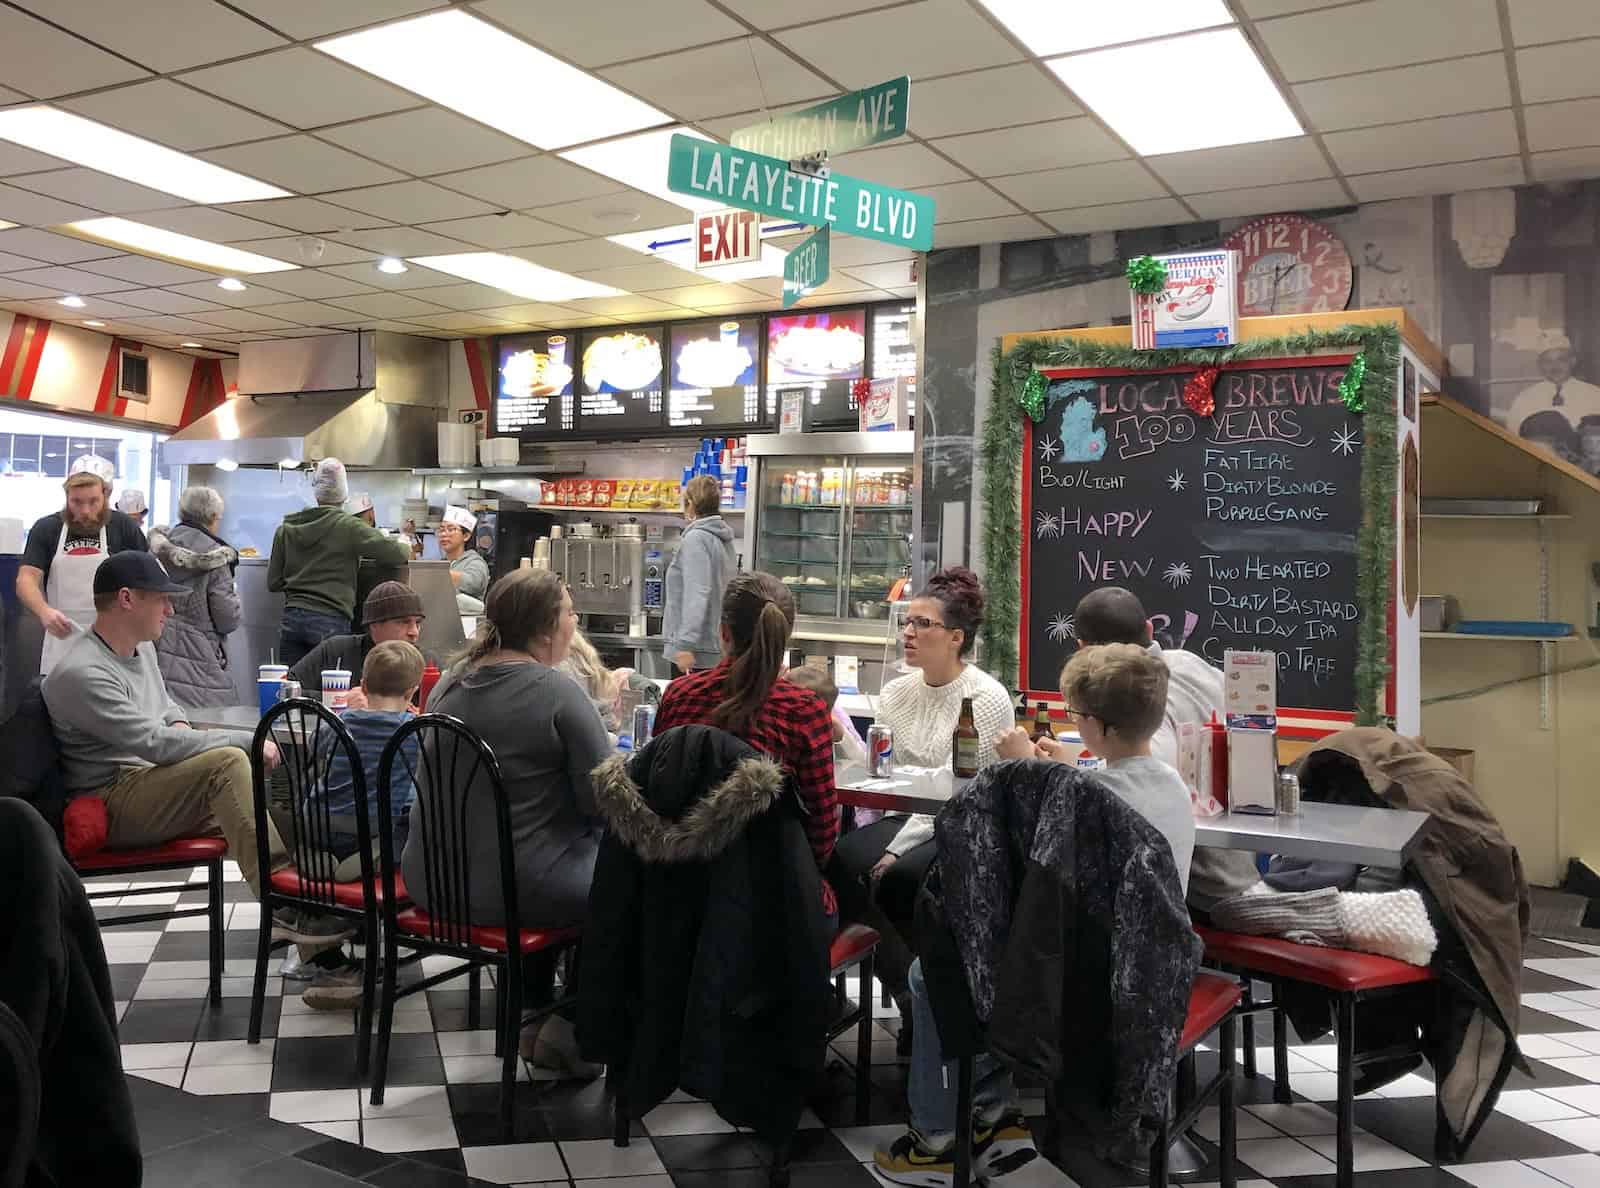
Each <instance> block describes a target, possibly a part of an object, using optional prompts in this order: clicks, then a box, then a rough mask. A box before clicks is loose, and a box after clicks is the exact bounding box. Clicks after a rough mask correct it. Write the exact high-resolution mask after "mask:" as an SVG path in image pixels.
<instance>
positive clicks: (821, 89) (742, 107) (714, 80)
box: [600, 38, 882, 120]
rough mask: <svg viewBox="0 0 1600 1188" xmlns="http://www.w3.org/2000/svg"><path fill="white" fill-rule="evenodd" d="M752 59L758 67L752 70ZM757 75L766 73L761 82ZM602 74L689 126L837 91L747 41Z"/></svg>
mask: <svg viewBox="0 0 1600 1188" xmlns="http://www.w3.org/2000/svg"><path fill="white" fill-rule="evenodd" d="M752 53H754V55H755V62H756V66H755V67H752V65H751V54H752ZM756 69H759V70H760V71H761V76H760V80H759V81H757V78H756ZM600 73H601V74H602V75H603V76H604V77H605V78H606V79H607V80H608V81H610V82H613V83H615V84H617V86H619V87H622V88H623V89H624V90H628V91H632V92H633V93H634V94H635V95H638V96H639V97H640V98H642V99H644V100H645V101H646V102H647V103H652V104H654V105H655V106H657V107H659V108H661V109H663V110H664V111H670V112H672V113H673V114H674V115H676V116H678V117H679V118H681V119H686V120H697V119H701V118H704V117H706V116H719V115H727V114H728V113H730V112H736V111H756V110H758V109H760V108H761V107H763V106H767V107H772V106H777V105H781V104H785V103H796V102H799V101H800V100H804V99H812V98H819V97H822V96H826V95H831V94H834V93H836V91H837V88H836V87H833V86H831V85H830V84H829V83H828V82H826V81H825V80H823V79H821V78H819V77H817V75H815V74H813V73H812V72H811V71H810V70H808V69H806V68H805V67H804V66H802V65H800V64H799V63H798V62H796V61H795V60H794V59H793V58H791V57H789V55H788V54H785V53H781V52H780V51H778V50H776V49H774V48H773V47H772V46H771V45H769V44H768V43H767V42H765V41H750V40H747V39H744V38H741V39H739V40H738V41H725V42H723V43H722V44H720V45H707V46H702V47H701V48H699V49H692V50H684V51H682V52H681V53H676V54H665V55H663V56H662V57H659V58H649V59H646V60H645V61H642V62H633V63H631V64H629V65H627V66H613V67H611V68H610V69H608V70H602V71H600ZM873 81H875V82H881V81H882V80H881V79H874V80H873ZM763 85H764V86H765V90H766V94H765V97H764V98H763V95H762V88H763Z"/></svg>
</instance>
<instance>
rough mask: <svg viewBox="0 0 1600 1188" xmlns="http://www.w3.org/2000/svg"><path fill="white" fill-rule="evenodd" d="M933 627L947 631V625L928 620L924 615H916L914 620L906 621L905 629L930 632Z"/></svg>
mask: <svg viewBox="0 0 1600 1188" xmlns="http://www.w3.org/2000/svg"><path fill="white" fill-rule="evenodd" d="M935 627H943V628H945V629H946V630H948V629H949V625H948V624H946V623H940V622H938V621H936V620H934V619H930V618H928V617H927V616H925V615H918V616H917V617H916V618H914V619H907V620H906V628H905V629H906V630H907V631H931V630H932V629H933V628H935Z"/></svg>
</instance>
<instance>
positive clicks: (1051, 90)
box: [909, 62, 1083, 137]
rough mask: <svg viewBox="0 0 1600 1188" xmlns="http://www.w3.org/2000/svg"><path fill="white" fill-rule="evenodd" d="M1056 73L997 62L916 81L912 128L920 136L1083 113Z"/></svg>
mask: <svg viewBox="0 0 1600 1188" xmlns="http://www.w3.org/2000/svg"><path fill="white" fill-rule="evenodd" d="M1082 114H1083V108H1081V107H1079V106H1078V105H1077V104H1076V103H1074V102H1073V101H1072V99H1071V97H1070V96H1068V94H1067V93H1066V91H1064V90H1063V89H1062V87H1061V84H1060V82H1058V81H1057V80H1056V78H1055V77H1054V76H1053V75H1050V74H1047V73H1046V72H1045V71H1044V70H1042V69H1041V68H1040V67H1038V66H1035V65H1034V64H1033V63H1031V62H1019V63H1017V64H1016V65H1014V66H997V67H995V68H993V69H991V70H977V71H974V72H972V73H971V74H958V75H954V76H953V77H950V78H936V79H933V80H932V81H929V82H923V81H921V80H920V79H919V80H917V81H916V83H915V84H914V86H913V93H912V99H911V119H910V124H909V127H910V130H911V131H912V132H913V133H915V134H916V135H918V136H923V137H929V136H955V135H959V134H961V133H963V132H982V131H984V130H986V129H989V128H1005V127H1009V126H1010V125H1012V124H1014V123H1016V122H1017V121H1018V120H1019V119H1027V120H1054V119H1065V118H1066V117H1068V116H1075V115H1082Z"/></svg>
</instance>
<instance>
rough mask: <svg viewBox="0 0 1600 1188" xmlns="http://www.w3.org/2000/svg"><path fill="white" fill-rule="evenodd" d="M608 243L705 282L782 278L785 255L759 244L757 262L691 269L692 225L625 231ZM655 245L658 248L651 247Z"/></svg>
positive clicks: (764, 244) (611, 236) (768, 245)
mask: <svg viewBox="0 0 1600 1188" xmlns="http://www.w3.org/2000/svg"><path fill="white" fill-rule="evenodd" d="M607 238H608V239H610V240H611V242H612V243H615V244H618V245H619V246H621V247H625V248H630V249H632V250H633V251H636V252H641V253H643V254H644V255H646V256H649V257H650V258H651V259H652V260H660V261H661V262H662V263H663V264H671V265H672V266H673V267H674V268H681V269H683V270H684V271H685V272H692V273H694V274H695V275H696V276H700V277H704V278H705V279H706V280H713V281H718V282H720V283H722V284H730V285H731V284H735V283H737V282H739V281H742V280H754V279H755V278H757V277H763V276H782V275H783V261H784V258H785V257H787V256H788V254H789V253H788V252H787V251H785V250H784V249H783V248H781V247H778V246H777V245H776V244H772V243H763V244H762V245H761V259H759V260H752V261H750V262H749V263H745V264H718V265H717V266H716V267H714V268H696V267H695V266H694V224H693V223H681V224H679V225H678V226H676V227H657V228H656V229H655V230H654V231H629V232H628V233H627V234H626V235H610V236H607ZM652 244H655V245H658V246H655V247H652V246H651V245H652Z"/></svg>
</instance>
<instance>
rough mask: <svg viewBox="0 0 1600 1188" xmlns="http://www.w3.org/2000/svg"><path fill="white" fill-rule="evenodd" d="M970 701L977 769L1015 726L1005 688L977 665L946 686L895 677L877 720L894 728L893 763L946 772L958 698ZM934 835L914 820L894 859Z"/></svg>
mask: <svg viewBox="0 0 1600 1188" xmlns="http://www.w3.org/2000/svg"><path fill="white" fill-rule="evenodd" d="M964 697H970V698H972V719H973V721H974V723H976V725H977V727H978V767H979V768H980V769H981V768H985V767H988V766H989V764H991V763H993V762H995V761H996V759H997V758H998V757H999V756H997V755H996V754H995V749H994V744H995V740H996V739H997V738H998V737H999V736H1000V735H1001V734H1002V733H1004V732H1005V731H1007V730H1009V729H1010V728H1011V727H1012V726H1013V725H1014V724H1015V722H1016V715H1015V711H1014V710H1013V708H1012V704H1011V695H1010V694H1009V693H1007V692H1006V687H1005V686H1004V685H1002V684H1001V683H1000V682H999V681H997V680H995V679H994V678H993V677H992V676H990V675H989V674H988V673H986V672H984V671H983V670H982V669H981V668H979V667H978V666H977V665H975V664H968V665H966V666H965V667H963V668H962V670H961V675H960V676H958V677H957V678H956V679H955V680H953V681H951V682H950V683H949V684H948V685H937V686H935V685H930V684H928V682H927V681H926V680H925V679H924V678H923V675H922V673H921V672H920V671H918V672H913V673H908V674H907V675H905V676H903V677H897V678H896V679H895V680H892V681H890V682H889V683H888V684H887V685H885V686H884V687H883V692H882V693H881V694H880V695H879V697H878V720H879V721H881V722H886V723H888V725H889V726H891V727H893V729H894V758H895V762H896V763H908V764H911V765H913V766H916V767H949V766H950V759H951V754H950V739H951V736H952V735H953V734H955V730H956V721H957V719H959V718H960V717H961V699H962V698H964ZM932 836H933V818H932V817H924V816H913V817H911V818H909V819H908V820H907V821H906V823H905V825H904V826H903V827H902V828H901V830H900V832H899V833H897V834H896V835H895V838H894V840H893V841H892V842H890V843H889V845H888V852H889V853H891V854H894V855H897V856H898V855H900V854H904V853H906V851H908V850H910V849H912V848H913V847H915V846H918V845H921V844H922V843H923V842H925V841H927V840H929V839H930V838H931V837H932Z"/></svg>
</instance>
